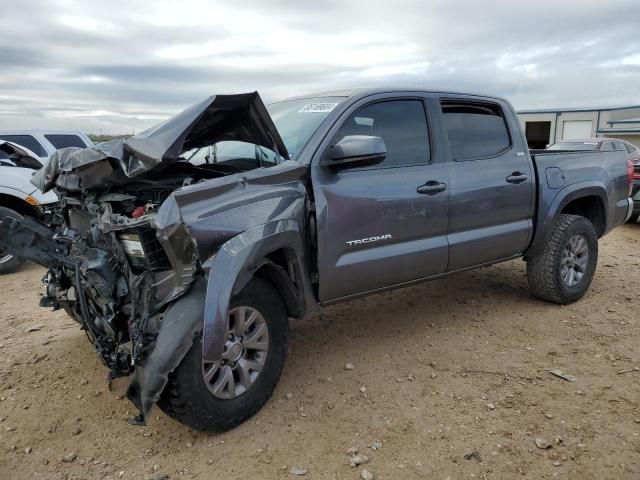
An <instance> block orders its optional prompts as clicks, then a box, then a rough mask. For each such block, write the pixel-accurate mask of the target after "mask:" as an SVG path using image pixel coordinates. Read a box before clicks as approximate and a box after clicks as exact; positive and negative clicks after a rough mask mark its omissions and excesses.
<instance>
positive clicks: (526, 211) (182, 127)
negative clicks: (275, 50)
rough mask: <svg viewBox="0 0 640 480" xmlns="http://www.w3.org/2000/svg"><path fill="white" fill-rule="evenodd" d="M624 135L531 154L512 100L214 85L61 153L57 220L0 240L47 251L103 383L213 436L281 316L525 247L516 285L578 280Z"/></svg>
mask: <svg viewBox="0 0 640 480" xmlns="http://www.w3.org/2000/svg"><path fill="white" fill-rule="evenodd" d="M632 173H633V172H632V169H629V166H628V164H627V161H626V159H625V154H624V152H611V153H608V152H579V153H575V152H573V153H572V152H562V151H560V152H544V153H543V152H535V153H534V152H530V151H529V150H528V149H527V144H526V141H525V137H524V135H523V133H522V131H521V129H520V125H519V124H518V119H517V117H516V114H515V112H514V110H513V108H512V107H511V105H510V104H509V103H508V102H507V101H505V100H503V99H500V98H495V97H489V96H482V95H470V94H459V93H452V92H446V91H423V90H406V89H377V90H356V91H349V92H333V93H329V94H322V95H310V96H304V97H300V98H295V99H291V100H286V101H282V102H278V103H274V104H272V105H269V106H268V107H265V105H264V104H263V103H262V101H261V99H260V97H259V96H258V94H257V93H255V92H254V93H249V94H240V95H218V96H214V97H210V98H208V99H206V100H205V101H203V102H201V103H199V104H196V105H194V106H192V107H190V108H188V109H187V110H185V111H183V112H181V113H179V114H177V115H176V116H174V117H172V118H170V119H169V120H167V121H165V122H163V123H161V124H159V125H158V126H156V127H153V128H151V129H150V130H147V131H145V132H143V133H140V134H138V135H136V136H134V137H132V138H130V139H128V140H126V141H121V140H118V141H113V142H109V143H103V144H99V145H96V146H93V147H90V148H86V149H81V148H67V149H63V150H59V151H58V152H57V153H56V154H54V156H53V157H52V159H51V161H50V162H49V163H48V164H47V165H46V167H44V168H43V169H41V170H40V171H39V172H38V174H37V175H36V176H35V177H34V184H35V185H37V186H38V187H39V188H40V189H41V190H43V191H45V192H47V191H50V190H53V191H55V192H56V194H57V195H58V197H59V198H60V205H59V209H58V211H57V213H56V216H55V218H56V220H55V221H54V222H53V225H44V224H42V223H38V222H37V221H34V220H31V219H24V220H22V221H17V220H15V219H11V218H5V219H4V220H2V223H1V224H0V250H3V249H4V251H8V252H11V253H13V254H15V255H18V256H20V257H22V258H24V259H28V260H31V261H35V262H37V263H40V264H41V265H44V266H45V267H46V268H47V269H48V271H47V274H46V276H45V278H44V280H43V281H44V287H45V288H44V290H45V291H44V295H43V297H42V301H41V305H43V306H48V307H53V308H56V309H57V308H64V309H65V310H66V311H67V312H68V313H69V315H70V316H71V317H73V318H74V319H75V320H76V321H78V323H80V324H81V326H82V328H83V329H84V330H86V333H87V334H88V337H89V338H90V340H91V342H92V343H93V344H94V346H95V348H96V350H97V351H98V353H99V355H100V356H101V358H102V359H103V360H104V362H105V364H106V365H107V366H108V367H109V369H110V378H111V379H113V378H115V377H119V376H130V379H131V382H130V384H129V387H128V392H127V395H128V398H129V399H130V400H132V401H133V402H134V403H135V405H136V406H137V407H138V408H139V411H140V414H139V415H137V416H136V417H134V418H132V419H131V422H132V423H145V422H146V421H147V419H148V417H149V412H150V410H151V408H152V407H153V405H154V404H156V403H157V404H158V405H159V406H160V408H162V409H163V410H164V411H165V412H166V413H167V414H168V415H170V416H172V417H173V418H175V419H177V420H179V421H180V422H183V423H185V424H187V425H189V426H191V427H193V428H196V429H201V430H208V431H221V430H225V429H228V428H231V427H233V426H235V425H237V424H239V423H240V422H242V421H243V420H245V419H247V418H249V417H250V416H251V415H253V414H254V413H256V412H257V411H258V410H259V409H260V408H261V407H262V405H263V404H264V403H265V402H266V401H267V400H268V398H269V397H270V396H271V394H272V392H273V389H274V388H275V386H276V383H277V381H278V379H279V377H280V374H281V372H282V369H283V365H284V361H285V356H286V353H287V330H288V319H289V318H305V317H308V316H310V315H313V314H314V313H315V312H317V310H318V309H319V307H320V306H322V305H328V304H332V303H336V302H340V301H343V300H348V299H351V298H355V297H357V296H361V295H366V294H370V293H374V292H380V291H382V290H385V289H392V288H398V287H402V286H405V285H409V284H412V283H416V282H420V281H423V280H427V279H435V278H439V277H442V276H444V275H448V274H451V273H455V272H459V271H462V270H466V269H470V268H475V267H480V266H484V265H491V264H494V263H497V262H501V261H505V260H509V259H513V258H517V257H522V258H524V260H525V261H526V262H527V274H528V278H529V284H530V286H531V291H532V293H533V294H534V295H536V296H538V297H540V298H542V299H544V300H548V301H551V302H555V303H559V304H567V303H571V302H574V301H576V300H578V299H580V298H581V297H582V296H583V295H584V294H585V292H586V291H587V289H588V288H589V284H590V283H591V279H592V277H593V275H594V272H595V269H596V263H597V257H598V238H600V237H602V236H603V235H605V234H606V233H607V232H609V231H610V230H611V229H612V228H614V227H616V226H618V225H620V224H622V223H623V222H624V221H625V220H626V219H627V218H628V217H629V216H630V215H631V212H632V202H631V200H630V198H629V193H630V183H631V180H630V179H631V175H632Z"/></svg>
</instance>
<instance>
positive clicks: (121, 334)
mask: <svg viewBox="0 0 640 480" xmlns="http://www.w3.org/2000/svg"><path fill="white" fill-rule="evenodd" d="M225 140H234V141H241V142H249V143H253V144H255V145H256V146H264V147H266V148H269V149H271V150H273V151H274V152H275V153H276V158H280V159H282V158H287V156H288V153H287V151H286V147H285V146H284V143H283V142H282V139H281V138H280V135H279V134H278V132H277V130H276V129H275V126H274V125H273V122H272V120H271V118H270V117H269V115H268V113H267V111H266V109H265V107H264V105H263V103H262V101H261V100H260V97H259V96H258V94H257V93H256V92H254V93H249V94H241V95H222V96H220V95H218V96H215V97H210V98H208V99H207V100H205V101H203V102H201V103H199V104H196V105H194V106H192V107H190V108H188V109H187V110H185V111H183V112H181V113H179V114H178V115H176V116H174V117H172V118H170V119H169V120H167V121H166V122H163V123H161V124H160V125H158V126H156V127H153V128H151V129H149V130H147V131H146V132H143V133H141V134H138V135H136V136H135V137H132V138H130V139H128V140H124V141H122V140H115V141H112V142H107V143H103V144H98V145H96V146H94V147H91V148H87V149H78V148H68V149H62V150H59V151H58V152H56V154H54V156H53V157H52V159H51V161H50V162H49V164H48V165H46V167H45V168H42V169H41V170H40V171H39V172H38V173H37V174H36V175H35V176H34V179H33V183H34V184H35V185H36V186H38V187H39V188H40V189H41V190H42V191H44V192H47V191H54V192H55V193H56V194H57V196H58V197H59V199H60V203H59V204H58V205H57V210H56V212H55V213H54V217H55V221H54V222H53V223H52V225H45V224H43V223H40V222H37V221H34V220H30V219H25V221H23V222H17V221H15V220H11V219H0V248H3V249H5V250H6V251H8V252H12V253H14V254H16V255H17V256H19V257H22V258H24V259H26V260H31V261H34V262H36V263H39V264H41V265H43V266H45V267H46V268H47V269H48V272H47V274H46V276H45V278H44V279H43V283H44V294H43V297H42V301H41V305H42V306H46V307H52V308H54V309H60V308H62V309H64V310H65V311H67V313H68V314H69V315H70V316H71V317H73V318H74V319H75V320H76V321H77V322H78V323H79V324H80V325H81V328H82V329H83V330H85V331H86V333H87V335H88V337H89V339H90V340H91V342H92V343H93V345H94V347H95V349H96V351H97V352H98V354H99V355H100V357H101V358H102V360H103V361H104V363H105V364H106V365H107V366H108V368H109V369H110V374H109V377H110V379H114V378H116V377H120V376H131V379H132V381H131V384H130V387H129V389H128V397H129V398H130V399H131V400H132V401H133V403H135V404H136V405H137V406H138V408H139V409H140V415H139V416H138V417H137V418H136V422H138V423H145V422H146V420H147V418H148V415H149V411H150V409H151V408H152V406H153V404H154V403H155V402H156V401H157V400H158V399H159V397H160V395H161V393H162V391H163V389H164V386H165V385H166V383H167V379H168V376H169V375H170V373H171V372H172V371H173V370H174V369H175V368H176V367H177V366H178V365H179V364H180V362H181V361H182V358H183V357H184V355H185V354H186V353H187V351H188V350H189V348H191V346H192V345H193V341H194V338H195V336H196V335H198V334H199V333H200V332H201V331H202V328H203V318H204V311H205V302H206V277H207V271H206V269H207V268H208V267H210V265H211V259H210V258H209V257H210V255H209V254H206V255H205V257H202V253H203V252H215V251H216V249H217V248H219V247H220V246H221V245H222V244H223V243H224V242H226V241H227V240H229V239H230V238H232V237H233V236H236V235H238V234H239V233H241V232H242V231H243V230H244V229H246V228H248V227H250V226H253V225H254V224H256V223H258V224H259V223H263V222H265V221H268V220H269V211H268V210H271V214H273V213H274V212H273V210H275V211H278V210H279V208H278V205H280V204H282V203H281V202H279V201H278V200H277V198H276V196H275V195H274V192H278V191H279V190H278V189H277V188H276V189H274V188H269V187H268V184H269V183H270V182H272V185H273V184H282V183H285V184H287V187H286V188H285V189H284V190H286V191H287V192H288V193H287V194H286V195H289V196H290V195H291V192H294V193H295V195H297V196H298V197H299V198H304V188H302V187H300V182H299V180H300V178H301V177H302V176H303V175H304V172H305V168H304V167H301V166H299V165H297V164H295V163H294V162H284V163H283V164H280V165H276V166H274V167H271V168H259V167H260V166H261V164H259V165H258V164H256V165H255V166H252V167H250V169H253V170H246V171H241V172H238V169H236V168H233V169H229V168H227V169H225V168H224V166H218V165H216V164H212V165H191V164H189V163H188V162H186V161H184V159H183V158H181V155H182V154H183V153H184V152H185V151H187V150H189V149H193V148H198V147H201V146H205V145H210V144H215V143H216V142H219V141H225ZM271 171H273V173H271ZM292 172H293V173H292ZM250 184H253V185H254V189H255V191H254V192H253V193H252V192H250V191H249V190H248V188H247V186H248V185H250ZM292 189H293V190H292ZM269 190H271V191H269ZM284 190H282V191H284ZM276 195H277V194H276ZM252 199H253V200H252ZM252 202H253V203H252ZM214 205H217V207H214ZM252 205H253V207H254V208H257V210H254V211H253V213H252V214H250V213H249V212H250V211H251V208H252ZM265 206H267V207H265ZM216 208H217V209H218V210H217V211H214V210H216ZM225 209H226V210H227V211H229V210H233V211H234V212H235V213H233V214H228V215H226V214H223V215H222V216H217V213H220V212H222V211H224V210H225ZM260 209H262V210H260ZM238 210H243V213H241V214H238V213H237V212H238ZM185 212H186V213H185ZM281 213H284V214H286V211H283V212H281ZM225 215H226V218H232V217H234V215H235V217H234V218H236V219H242V221H239V222H237V223H236V224H234V225H225V222H224V220H223V218H225ZM185 216H186V217H187V218H186V220H185ZM204 217H208V218H209V219H210V220H211V219H214V218H215V223H211V222H209V223H207V222H202V221H201V220H202V219H203V218H204ZM196 224H198V225H200V226H203V225H207V228H208V229H209V232H210V235H209V236H208V237H200V238H196V237H197V235H196V231H195V228H196ZM199 233H202V232H201V231H200V232H199Z"/></svg>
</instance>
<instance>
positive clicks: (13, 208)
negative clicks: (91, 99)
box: [0, 130, 93, 275]
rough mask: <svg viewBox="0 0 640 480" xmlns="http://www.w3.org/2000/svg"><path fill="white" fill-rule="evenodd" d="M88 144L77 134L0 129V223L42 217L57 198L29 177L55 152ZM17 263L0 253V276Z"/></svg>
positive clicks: (87, 139)
mask: <svg viewBox="0 0 640 480" xmlns="http://www.w3.org/2000/svg"><path fill="white" fill-rule="evenodd" d="M91 145H93V143H92V142H91V139H90V138H89V137H88V136H87V135H85V134H84V133H80V132H69V131H53V130H12V131H8V130H0V222H1V221H2V219H3V218H5V217H13V218H22V217H24V216H29V217H34V218H42V216H43V215H44V212H45V210H46V209H47V206H48V205H51V204H53V203H55V202H57V201H58V198H57V197H56V196H55V194H53V193H52V192H49V193H47V194H43V193H42V192H41V191H40V190H38V189H37V188H36V187H34V186H33V185H32V184H31V177H32V176H33V174H34V173H35V172H36V171H37V170H39V169H40V168H42V166H43V165H45V164H46V163H47V162H48V161H49V157H50V156H51V154H53V152H55V151H56V150H57V149H59V148H65V147H82V148H86V147H89V146H91ZM20 263H21V262H20V260H19V259H17V258H16V257H14V256H13V255H5V254H4V253H3V252H1V251H0V275H2V274H5V273H9V272H12V271H13V270H15V269H16V267H17V266H18V265H20Z"/></svg>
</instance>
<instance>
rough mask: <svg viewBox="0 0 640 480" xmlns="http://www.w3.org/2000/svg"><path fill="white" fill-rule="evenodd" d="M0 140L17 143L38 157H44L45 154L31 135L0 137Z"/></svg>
mask: <svg viewBox="0 0 640 480" xmlns="http://www.w3.org/2000/svg"><path fill="white" fill-rule="evenodd" d="M0 140H6V141H7V142H13V143H17V144H18V145H22V146H23V147H24V148H28V149H29V150H31V151H32V152H33V153H35V154H36V155H37V156H39V157H46V156H47V152H46V151H45V149H44V148H43V147H42V145H40V143H38V141H37V140H36V139H35V138H33V137H32V136H31V135H0Z"/></svg>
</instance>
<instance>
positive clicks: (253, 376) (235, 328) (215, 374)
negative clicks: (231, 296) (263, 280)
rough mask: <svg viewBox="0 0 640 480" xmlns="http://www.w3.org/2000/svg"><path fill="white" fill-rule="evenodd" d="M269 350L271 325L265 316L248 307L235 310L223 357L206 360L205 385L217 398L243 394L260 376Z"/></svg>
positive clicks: (230, 315)
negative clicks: (213, 360)
mask: <svg viewBox="0 0 640 480" xmlns="http://www.w3.org/2000/svg"><path fill="white" fill-rule="evenodd" d="M268 350H269V328H268V325H267V322H266V320H265V318H264V316H263V315H262V314H261V313H260V312H259V311H258V310H256V309H255V308H252V307H248V306H241V307H236V308H233V309H231V310H230V311H229V317H228V323H227V340H226V342H225V345H224V350H223V353H222V359H221V360H220V361H217V362H203V363H202V375H203V378H204V382H205V385H206V386H207V388H208V389H209V391H210V392H211V393H212V394H213V396H214V397H216V398H220V399H223V400H230V399H233V398H236V397H239V396H240V395H242V394H243V393H245V392H246V391H247V390H249V389H250V388H251V386H252V385H253V384H254V383H255V382H256V380H257V379H258V377H259V376H260V373H261V372H262V369H263V367H264V364H265V362H266V360H267V354H268Z"/></svg>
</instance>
